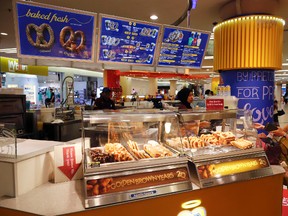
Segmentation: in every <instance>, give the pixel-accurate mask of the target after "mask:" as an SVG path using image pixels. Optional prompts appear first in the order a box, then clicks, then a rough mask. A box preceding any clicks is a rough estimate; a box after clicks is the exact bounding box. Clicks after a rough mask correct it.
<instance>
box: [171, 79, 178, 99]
mask: <svg viewBox="0 0 288 216" xmlns="http://www.w3.org/2000/svg"><path fill="white" fill-rule="evenodd" d="M176 83H177V80H170V90H169V95H170V96H172V97H173V98H174V97H175V96H176V89H177V86H176Z"/></svg>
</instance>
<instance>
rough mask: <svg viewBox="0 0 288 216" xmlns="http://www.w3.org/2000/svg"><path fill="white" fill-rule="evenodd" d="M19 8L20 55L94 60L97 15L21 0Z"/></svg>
mask: <svg viewBox="0 0 288 216" xmlns="http://www.w3.org/2000/svg"><path fill="white" fill-rule="evenodd" d="M16 11H17V13H16V18H17V22H18V25H17V26H18V31H17V32H16V35H17V37H16V38H18V40H17V41H18V49H19V52H18V55H19V57H25V56H29V57H35V58H41V57H43V58H57V59H59V58H60V59H62V60H70V61H72V60H80V61H84V60H85V61H91V62H92V61H93V58H94V55H93V53H94V44H95V43H94V41H95V35H96V34H95V32H94V31H95V25H96V15H95V14H92V13H88V12H85V13H84V12H83V11H76V10H71V9H67V8H59V9H58V8H57V7H52V6H49V5H39V4H35V3H31V2H22V1H21V3H20V2H17V3H16Z"/></svg>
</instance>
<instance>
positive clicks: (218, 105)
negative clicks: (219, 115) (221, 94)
mask: <svg viewBox="0 0 288 216" xmlns="http://www.w3.org/2000/svg"><path fill="white" fill-rule="evenodd" d="M223 109H224V99H206V110H223Z"/></svg>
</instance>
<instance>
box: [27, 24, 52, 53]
mask: <svg viewBox="0 0 288 216" xmlns="http://www.w3.org/2000/svg"><path fill="white" fill-rule="evenodd" d="M33 29H34V30H35V31H36V40H35V41H34V40H33V38H32V36H31V30H33ZM45 29H46V30H47V31H48V33H49V37H50V38H49V41H48V42H47V40H45V38H44V31H45ZM26 36H27V39H28V41H29V43H30V44H31V45H32V46H34V47H37V48H41V49H50V48H51V47H52V45H53V43H54V40H55V37H54V31H53V29H52V28H51V26H50V25H49V24H47V23H43V24H41V25H40V26H37V25H35V24H34V23H30V24H28V25H27V26H26Z"/></svg>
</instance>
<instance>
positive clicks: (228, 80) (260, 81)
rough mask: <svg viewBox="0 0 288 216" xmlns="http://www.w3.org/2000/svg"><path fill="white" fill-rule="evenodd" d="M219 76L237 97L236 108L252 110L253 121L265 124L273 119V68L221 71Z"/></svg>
mask: <svg viewBox="0 0 288 216" xmlns="http://www.w3.org/2000/svg"><path fill="white" fill-rule="evenodd" d="M221 78H222V79H223V82H224V85H230V86H231V95H233V96H236V97H237V98H238V99H239V101H238V108H239V109H245V110H251V111H252V117H253V121H254V122H258V123H261V124H263V125H265V124H266V123H268V122H271V121H272V120H273V100H274V70H265V69H247V70H229V71H222V72H221Z"/></svg>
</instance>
